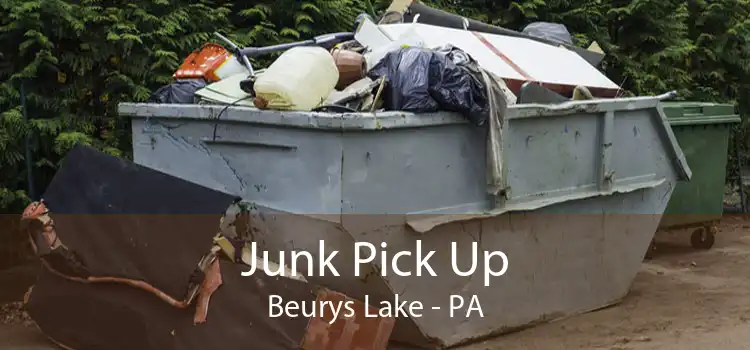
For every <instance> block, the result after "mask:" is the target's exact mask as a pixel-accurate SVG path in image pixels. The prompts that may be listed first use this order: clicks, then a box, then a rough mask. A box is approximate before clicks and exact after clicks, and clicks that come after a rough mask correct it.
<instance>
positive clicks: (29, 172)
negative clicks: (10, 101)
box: [20, 80, 37, 199]
mask: <svg viewBox="0 0 750 350" xmlns="http://www.w3.org/2000/svg"><path fill="white" fill-rule="evenodd" d="M25 85H26V82H25V81H24V80H21V91H20V93H21V113H23V119H24V120H25V121H29V120H30V119H29V114H28V111H27V110H26V88H25ZM31 132H32V131H29V132H28V133H27V134H26V137H25V139H24V159H25V161H26V181H27V182H28V194H29V198H31V199H37V198H36V193H35V190H34V174H33V167H32V159H31Z"/></svg>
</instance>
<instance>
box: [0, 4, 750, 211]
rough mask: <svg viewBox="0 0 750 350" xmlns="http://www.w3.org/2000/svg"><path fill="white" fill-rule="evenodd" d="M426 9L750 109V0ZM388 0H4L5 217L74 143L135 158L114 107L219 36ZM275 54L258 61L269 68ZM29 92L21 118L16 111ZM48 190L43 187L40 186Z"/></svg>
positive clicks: (300, 25) (273, 38)
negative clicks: (567, 36) (564, 34)
mask: <svg viewBox="0 0 750 350" xmlns="http://www.w3.org/2000/svg"><path fill="white" fill-rule="evenodd" d="M425 2H426V3H428V4H430V5H431V6H436V7H440V8H444V9H446V10H449V11H452V12H455V13H459V14H461V15H463V16H467V17H471V18H475V19H478V20H481V21H484V22H488V23H492V24H495V25H500V26H505V27H508V28H511V29H516V30H521V29H522V28H523V27H524V26H525V25H527V24H528V23H530V22H534V21H549V22H558V23H563V24H565V25H566V26H567V27H568V28H569V30H570V31H571V32H572V34H573V35H574V39H575V41H576V44H578V45H582V46H587V45H589V44H590V43H591V42H593V41H596V42H597V43H599V45H600V46H601V47H602V48H603V49H604V51H605V52H606V53H607V57H606V59H605V62H604V64H603V69H604V70H605V72H606V73H607V74H608V75H609V77H610V78H611V79H613V80H615V81H616V82H618V83H622V84H623V86H624V87H625V89H626V90H627V91H626V92H628V93H631V94H653V93H663V92H665V91H668V90H673V89H676V90H678V91H679V92H680V93H681V96H682V97H683V98H685V99H693V100H702V101H721V102H732V103H737V104H738V105H739V106H740V108H741V111H742V112H746V111H748V109H749V108H750V45H749V44H748V40H750V0H722V1H707V0H689V1H687V2H686V1H684V0H432V1H425ZM389 3H390V1H386V0H253V1H234V2H233V1H226V0H191V1H186V0H130V1H122V0H75V1H73V0H32V1H22V0H0V48H1V49H0V213H1V212H3V211H11V212H17V211H18V210H19V208H21V207H22V206H23V205H24V204H25V203H26V202H27V201H28V200H29V198H28V193H27V192H26V188H27V185H28V184H27V173H26V167H25V164H24V160H25V155H24V142H25V136H27V135H29V136H31V139H30V144H31V148H32V152H31V153H32V155H33V157H32V158H33V166H32V168H33V175H34V176H33V181H34V183H35V184H36V185H37V187H40V186H42V185H43V184H46V183H47V182H48V181H49V179H50V178H51V176H52V174H54V170H55V168H56V166H57V164H58V162H59V160H60V159H61V157H62V156H63V155H64V154H65V152H66V151H67V150H68V149H70V147H72V145H74V144H76V143H83V144H88V145H92V146H95V147H97V148H99V149H102V150H104V151H105V152H108V153H111V154H115V155H121V156H125V157H127V156H129V154H128V153H129V149H130V148H131V145H130V129H129V125H128V121H127V120H123V119H121V118H118V117H117V115H116V113H115V109H116V106H117V103H119V102H121V101H144V100H146V99H147V98H148V96H149V95H150V93H151V92H152V91H153V90H154V89H156V88H158V87H159V86H160V85H162V84H164V83H166V82H168V81H170V79H171V74H172V73H173V72H174V70H175V69H176V68H177V66H178V65H179V64H180V63H181V61H182V60H183V59H184V57H185V56H186V55H187V54H188V53H189V52H190V51H192V50H194V49H196V48H198V47H200V46H201V45H202V44H203V43H204V42H206V41H211V40H213V37H212V33H213V32H215V31H218V32H221V33H223V34H225V35H228V36H229V37H230V38H231V39H233V40H234V41H236V42H237V43H239V44H241V45H253V46H265V45H272V44H277V43H281V42H289V41H296V40H302V39H307V38H310V37H312V36H314V35H318V34H323V33H328V32H337V31H349V30H351V28H352V25H353V19H354V18H355V17H356V16H357V15H358V14H359V13H363V12H367V13H372V12H374V11H377V10H382V9H383V8H385V7H386V6H387V5H388V4H389ZM271 58H272V57H265V58H258V59H257V60H256V63H258V64H265V63H267V62H268V61H269V60H270V59H271ZM22 86H23V90H24V92H25V97H26V98H25V100H26V111H27V115H28V116H29V117H30V118H31V120H26V119H25V118H24V114H23V108H22V106H21V90H22ZM41 190H43V188H37V192H41Z"/></svg>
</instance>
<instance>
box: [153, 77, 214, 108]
mask: <svg viewBox="0 0 750 350" xmlns="http://www.w3.org/2000/svg"><path fill="white" fill-rule="evenodd" d="M205 86H206V82H205V81H204V80H203V79H184V80H176V81H174V82H173V83H171V84H169V85H164V86H162V87H160V88H159V90H156V91H155V92H154V93H153V94H151V98H149V102H151V103H171V104H191V103H195V92H196V91H198V90H199V89H202V88H203V87H205Z"/></svg>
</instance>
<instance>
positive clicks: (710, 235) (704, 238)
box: [690, 227, 716, 250]
mask: <svg viewBox="0 0 750 350" xmlns="http://www.w3.org/2000/svg"><path fill="white" fill-rule="evenodd" d="M715 241H716V234H715V230H713V229H712V227H701V228H698V229H696V230H695V231H693V234H692V235H690V244H691V245H692V246H693V248H695V249H701V250H709V249H711V247H713V246H714V242H715Z"/></svg>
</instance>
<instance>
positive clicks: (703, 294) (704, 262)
mask: <svg viewBox="0 0 750 350" xmlns="http://www.w3.org/2000/svg"><path fill="white" fill-rule="evenodd" d="M689 237H690V235H689V232H674V233H660V234H658V235H657V242H658V243H659V244H658V246H657V250H656V252H655V254H654V256H653V258H652V259H651V260H647V261H645V262H644V264H643V267H642V269H641V272H640V273H639V275H638V277H637V279H636V281H635V284H634V286H633V288H632V290H631V292H630V294H629V295H628V296H627V297H626V298H625V300H624V301H623V302H622V303H621V304H619V305H616V306H613V307H611V308H608V309H604V310H600V311H597V312H592V313H588V314H584V315H579V316H575V317H572V318H569V319H566V320H562V321H558V322H555V323H550V324H546V325H541V326H537V327H535V328H531V329H528V330H525V331H522V332H518V333H515V334H511V335H507V336H505V337H501V338H498V339H496V340H492V341H487V342H484V343H481V344H476V345H473V346H470V347H468V348H466V350H485V349H493V350H494V349H503V350H521V349H523V350H536V349H539V350H542V349H543V350H556V349H597V350H598V349H618V350H625V349H628V350H642V349H659V350H678V349H679V350H692V349H695V350H698V349H700V350H705V349H723V350H739V349H750V217H747V218H740V217H727V218H725V219H724V220H723V221H722V223H721V224H720V225H719V233H718V234H717V241H716V245H715V246H714V248H713V249H712V250H710V251H695V250H693V249H692V248H691V247H690V244H689ZM16 273H17V272H16ZM2 276H3V274H2V273H1V272H0V289H5V288H6V287H8V286H9V284H7V283H10V282H9V281H10V280H13V279H16V280H19V279H17V278H15V277H14V278H12V279H8V278H5V279H4V278H3V277H2ZM26 281H27V282H24V283H28V280H26ZM14 290H15V292H14V293H15V294H16V295H17V294H18V291H20V290H25V287H24V288H20V287H16V288H14ZM6 294H8V293H6ZM21 295H22V293H21ZM2 296H3V295H2V293H0V297H2ZM6 297H7V296H6ZM18 297H20V295H18ZM0 302H3V300H1V299H0ZM5 309H7V310H14V307H12V306H11V307H6V308H5ZM2 310H3V308H0V313H2V312H3V311H2ZM10 312H16V314H17V316H15V317H12V316H11V317H5V318H4V317H3V315H0V339H2V341H0V350H5V349H21V350H24V349H25V350H46V349H55V348H54V347H52V346H48V345H46V343H45V341H44V338H43V337H42V336H41V335H40V334H39V333H38V332H37V331H36V329H35V328H33V326H32V325H31V323H30V322H28V321H25V320H24V315H22V314H21V315H18V311H6V313H10Z"/></svg>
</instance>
